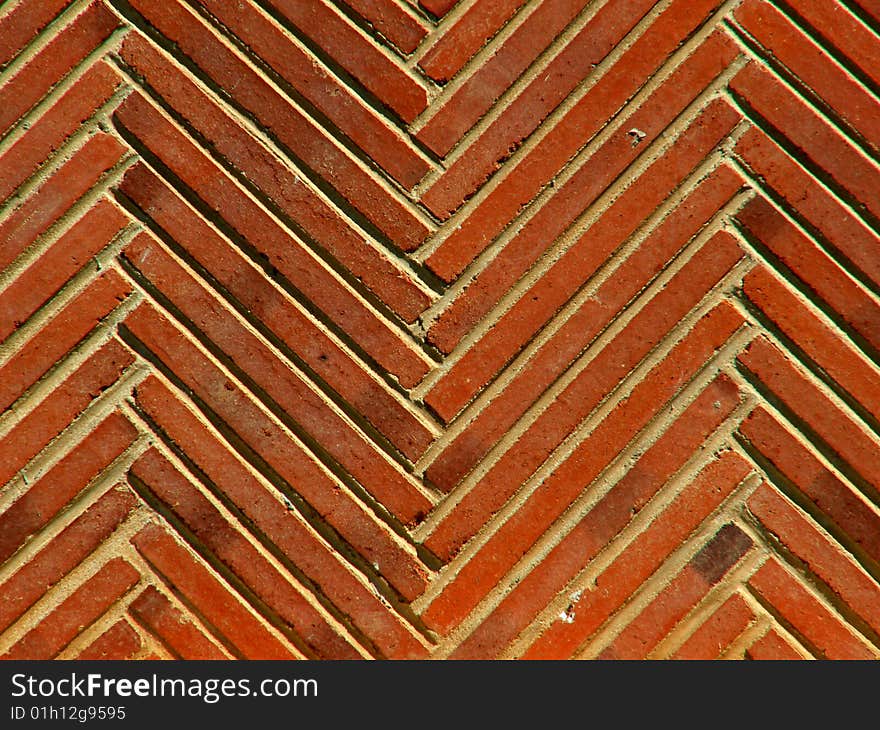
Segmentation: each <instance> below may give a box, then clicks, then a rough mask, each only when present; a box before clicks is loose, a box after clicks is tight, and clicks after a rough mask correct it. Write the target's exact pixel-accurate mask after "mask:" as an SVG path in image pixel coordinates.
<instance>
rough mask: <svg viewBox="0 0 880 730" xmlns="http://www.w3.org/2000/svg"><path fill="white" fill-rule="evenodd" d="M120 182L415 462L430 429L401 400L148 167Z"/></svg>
mask: <svg viewBox="0 0 880 730" xmlns="http://www.w3.org/2000/svg"><path fill="white" fill-rule="evenodd" d="M120 189H121V190H122V191H123V193H124V194H125V195H127V196H129V197H130V198H131V200H132V201H133V202H134V203H135V204H136V205H137V206H138V207H140V208H141V209H142V210H143V211H144V213H146V215H148V216H149V217H150V218H151V219H152V220H153V221H155V223H156V225H157V226H158V227H159V228H160V229H162V231H163V232H164V233H165V234H166V235H168V236H172V237H173V238H174V240H175V242H176V243H177V244H178V245H180V246H182V247H183V248H184V249H185V252H186V255H187V256H190V257H192V258H194V259H195V260H196V262H197V263H198V265H199V266H201V267H204V269H205V271H206V272H207V273H208V274H209V275H210V276H211V277H213V278H214V279H216V280H217V281H218V282H219V283H220V284H221V285H222V286H223V287H224V288H225V289H226V290H227V291H228V292H229V293H230V294H231V295H232V296H234V297H235V298H236V300H237V301H238V302H240V304H241V306H243V307H244V308H245V310H246V311H248V312H250V314H251V315H252V316H253V317H254V318H256V320H257V321H258V322H259V323H261V324H263V325H264V326H266V327H267V328H269V329H271V331H272V333H273V335H275V336H277V337H278V338H280V339H281V340H282V341H283V343H284V344H285V345H286V346H287V347H288V348H289V350H290V352H291V353H292V356H293V358H294V359H295V360H298V359H301V360H302V361H303V362H304V364H305V366H306V367H307V368H308V369H309V370H310V371H311V372H313V373H315V374H316V375H317V376H318V377H319V378H321V379H322V380H323V381H324V382H326V383H327V384H328V385H329V386H330V387H331V388H333V389H334V390H335V391H336V392H337V393H338V394H339V396H340V397H341V398H343V399H344V400H345V401H346V402H347V403H349V404H350V405H351V406H353V407H354V408H355V409H356V410H357V411H358V413H359V414H360V415H361V416H363V417H364V418H365V419H368V420H369V421H370V423H371V424H372V425H373V426H375V427H376V428H377V429H378V430H379V431H380V432H381V433H382V435H383V436H385V437H386V438H388V440H389V441H391V443H392V444H394V446H396V447H397V448H398V449H400V451H401V452H402V453H403V454H404V455H405V456H406V457H407V458H409V459H411V460H413V461H415V460H416V459H418V458H419V457H420V456H421V455H422V454H423V453H424V451H425V449H426V448H427V447H428V446H429V445H430V444H431V442H432V441H433V439H434V437H433V434H432V433H431V432H430V431H429V430H428V428H427V427H426V426H425V425H424V424H423V423H422V422H421V421H420V420H419V419H418V418H417V417H416V416H415V415H414V414H413V413H412V412H411V411H410V410H408V409H407V408H406V406H404V405H403V403H402V402H401V400H400V399H398V398H395V397H394V395H393V394H392V392H391V391H390V389H389V388H388V387H387V386H385V385H383V383H382V382H381V381H380V380H379V379H378V378H376V377H375V376H372V375H371V374H370V373H369V372H368V370H367V368H366V367H365V366H364V364H363V363H362V362H360V361H359V360H357V359H356V358H355V357H354V356H353V355H351V354H349V352H348V351H346V350H344V349H343V348H342V347H340V346H339V345H338V344H336V342H335V341H334V340H333V339H331V338H330V337H329V336H328V335H327V333H326V332H325V331H324V330H323V329H322V328H321V327H319V326H318V325H317V324H316V323H315V320H314V319H313V318H312V317H310V316H309V315H308V314H306V313H305V312H304V310H303V309H301V308H299V307H298V306H296V305H295V304H294V303H293V301H292V300H291V299H289V298H288V297H286V296H285V295H284V294H282V293H281V292H280V291H279V290H278V289H277V288H276V287H274V286H273V285H272V284H271V283H270V282H269V281H267V279H266V277H265V276H264V275H263V272H261V271H260V270H259V269H258V268H257V267H256V266H255V265H254V264H252V263H251V262H250V261H249V260H248V259H247V258H245V257H244V256H243V255H242V253H241V251H239V250H238V249H237V248H235V247H234V246H232V245H231V244H230V243H229V242H228V241H226V240H225V239H224V238H222V237H221V236H220V235H219V234H218V233H217V232H216V231H215V230H214V229H212V228H211V227H209V226H208V225H207V224H206V223H205V222H204V221H203V220H202V219H201V218H200V217H199V216H198V215H197V214H196V213H195V212H194V211H193V210H192V209H191V208H190V207H189V206H187V205H186V204H185V203H184V202H183V200H182V199H181V198H180V197H178V196H177V195H176V194H175V193H174V192H173V191H172V190H171V189H170V188H169V187H168V186H167V185H166V184H165V183H164V182H162V181H161V180H160V179H159V178H158V177H156V176H155V175H154V174H153V173H152V172H151V171H150V170H149V169H148V168H146V167H144V166H143V165H141V164H138V165H135V166H134V167H132V168H131V169H130V170H129V171H128V172H127V173H126V176H125V178H124V180H123V181H122V184H121V186H120ZM172 231H173V233H172Z"/></svg>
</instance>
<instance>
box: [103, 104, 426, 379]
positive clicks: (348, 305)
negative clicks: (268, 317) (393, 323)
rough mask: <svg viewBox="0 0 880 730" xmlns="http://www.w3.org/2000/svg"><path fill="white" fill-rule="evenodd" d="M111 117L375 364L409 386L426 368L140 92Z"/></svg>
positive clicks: (415, 353) (423, 361) (418, 355)
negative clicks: (178, 177) (220, 217)
mask: <svg viewBox="0 0 880 730" xmlns="http://www.w3.org/2000/svg"><path fill="white" fill-rule="evenodd" d="M116 118H117V120H118V121H119V122H121V123H122V125H123V126H124V127H125V128H126V129H127V130H128V131H129V132H131V133H132V134H134V135H135V136H136V137H138V138H139V139H140V140H141V141H142V142H143V143H144V144H146V145H147V146H148V147H149V148H150V150H151V151H152V153H153V154H155V155H157V156H158V157H159V158H160V159H161V160H162V161H163V162H164V163H165V164H168V165H169V166H170V167H171V171H172V173H174V174H176V175H179V176H180V178H181V180H182V181H183V183H184V184H186V185H189V186H190V187H191V188H192V189H193V190H194V191H195V192H196V193H197V194H198V195H199V196H200V197H201V198H202V199H203V200H204V201H205V203H206V204H207V205H208V206H210V208H211V209H212V210H214V211H217V212H218V213H222V215H223V216H224V217H225V218H226V219H227V220H228V222H229V224H230V225H231V226H232V227H233V228H235V229H236V231H237V232H238V234H239V235H241V236H242V237H244V238H245V239H246V240H247V241H248V243H250V244H251V245H253V246H254V248H255V249H256V250H257V252H258V253H259V254H260V255H261V256H262V257H264V259H265V261H266V263H267V264H269V265H270V266H271V267H274V268H275V269H277V271H278V272H279V273H280V274H281V275H282V276H284V277H286V278H287V279H288V280H289V281H290V283H291V285H292V286H293V287H294V288H295V289H297V290H298V291H300V292H301V293H302V294H303V295H304V296H305V297H307V298H308V299H309V300H310V301H311V302H314V305H315V306H317V307H318V308H319V309H321V310H322V311H323V312H324V313H325V314H326V315H327V316H328V317H329V318H330V320H331V321H332V322H333V323H334V324H335V325H337V326H338V327H340V328H341V329H342V330H343V331H344V332H345V333H346V334H347V335H349V336H350V337H351V338H352V339H353V340H354V341H355V342H356V343H357V344H358V345H359V346H361V347H363V349H364V350H365V351H366V352H367V353H368V354H369V355H370V356H371V357H373V358H375V360H376V361H377V362H378V364H379V365H380V366H382V367H383V368H385V369H387V370H388V371H389V372H390V373H392V374H393V375H394V376H396V377H397V378H398V379H399V381H400V383H401V385H403V386H404V387H412V386H413V385H415V384H416V383H418V382H419V381H420V380H421V379H422V377H423V376H424V375H425V373H427V371H428V364H427V358H426V357H425V356H424V355H422V354H421V353H419V352H418V351H417V350H416V348H415V347H414V346H412V345H409V344H408V343H407V342H406V341H405V340H404V339H402V337H401V335H400V334H398V333H396V332H394V331H392V329H391V327H390V326H389V325H388V324H387V323H385V322H384V321H382V320H381V319H380V318H379V317H378V315H377V313H375V312H374V311H372V310H370V309H369V308H368V307H367V305H366V304H364V303H363V302H362V300H360V299H359V298H357V297H356V296H355V295H354V293H353V292H351V291H350V290H349V289H348V287H346V286H345V285H344V284H342V282H340V280H339V279H338V278H337V277H335V276H334V275H333V274H331V272H330V271H329V270H328V269H327V268H326V267H325V266H324V265H322V264H321V263H320V262H319V261H318V260H316V259H315V257H314V256H313V255H311V254H310V253H309V252H308V251H307V250H305V249H304V248H302V247H301V246H299V245H291V236H290V233H289V232H288V231H287V230H286V229H283V228H281V227H280V226H278V225H277V224H276V223H275V222H274V221H273V220H272V219H271V218H270V217H269V216H268V215H267V214H266V213H264V212H263V211H262V209H261V208H259V207H258V206H257V205H256V204H255V203H254V202H253V201H252V200H251V199H250V198H249V197H248V196H246V195H245V194H244V192H243V191H242V190H241V189H240V188H238V187H237V186H236V185H235V184H234V183H233V182H232V180H231V179H230V178H229V177H228V176H227V175H225V174H224V173H223V172H222V171H221V170H220V169H219V168H218V167H217V166H216V165H215V164H213V163H212V162H211V161H210V160H209V159H208V158H207V157H206V156H205V155H204V154H203V153H201V152H200V151H198V150H197V149H196V148H195V147H194V145H192V144H191V143H190V142H189V141H187V140H186V139H185V138H184V137H183V136H182V135H181V134H180V133H179V132H177V131H176V130H175V129H174V128H173V127H172V126H171V125H170V123H168V122H167V121H166V120H165V119H164V118H163V117H162V116H161V115H160V114H159V113H158V112H157V111H156V110H155V109H154V108H153V107H152V106H151V105H150V104H149V103H147V102H146V101H145V100H144V98H143V97H141V96H140V95H139V94H137V93H135V94H132V95H131V96H130V97H128V99H127V100H126V101H125V103H123V105H122V106H121V107H120V109H119V111H118V112H117V116H116Z"/></svg>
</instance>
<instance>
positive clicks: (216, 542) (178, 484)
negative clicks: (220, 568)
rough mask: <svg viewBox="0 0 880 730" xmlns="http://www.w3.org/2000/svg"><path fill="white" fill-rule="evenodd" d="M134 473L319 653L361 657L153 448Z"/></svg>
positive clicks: (132, 469)
mask: <svg viewBox="0 0 880 730" xmlns="http://www.w3.org/2000/svg"><path fill="white" fill-rule="evenodd" d="M131 474H132V476H134V477H135V479H137V480H138V481H140V482H143V483H144V484H145V485H146V488H147V489H149V490H150V492H151V493H152V494H154V495H155V496H156V497H158V498H159V499H161V500H162V501H163V502H164V503H165V504H166V505H167V506H168V507H169V508H170V509H171V510H172V511H173V512H174V514H175V515H177V517H178V518H179V519H180V520H182V521H183V523H184V524H185V525H186V527H187V528H188V529H189V530H191V531H192V533H193V536H194V537H195V539H196V540H197V541H198V542H199V543H201V544H203V545H204V546H205V548H207V550H209V551H211V552H212V553H213V554H214V555H216V556H217V558H218V559H219V560H220V561H222V563H223V564H224V565H225V566H226V567H227V568H228V569H229V570H231V571H232V572H233V573H234V574H235V575H236V576H238V578H239V579H241V580H242V581H243V582H244V584H245V585H246V586H247V587H248V589H250V590H252V591H253V592H254V593H255V594H256V595H257V596H258V597H259V599H260V600H261V601H263V602H265V603H266V605H267V606H269V608H270V609H271V610H272V611H275V612H276V613H277V614H278V616H279V617H280V618H281V619H282V620H283V621H284V622H285V623H286V624H287V625H289V626H290V627H291V628H292V629H293V630H294V631H295V632H296V634H297V635H298V636H299V637H300V638H301V639H302V641H303V642H304V644H305V645H306V646H307V647H308V648H309V650H310V651H312V652H314V653H315V655H316V656H317V657H319V658H324V659H357V658H360V652H359V651H358V650H357V649H356V647H355V646H354V645H353V643H352V642H351V640H350V639H348V638H347V637H345V636H344V635H343V634H342V633H341V632H338V631H337V630H336V628H335V627H334V626H333V624H331V623H329V622H328V620H327V618H326V617H325V616H324V615H323V614H322V613H321V612H320V611H318V610H317V609H316V608H315V606H313V605H312V603H311V601H309V599H308V597H307V596H306V595H304V591H303V589H302V588H301V587H300V586H299V585H297V584H296V583H294V582H293V580H291V579H290V577H288V576H287V575H286V574H284V573H282V572H280V571H279V570H278V569H277V568H275V567H274V566H273V565H272V564H271V563H270V562H269V561H268V560H267V559H266V558H265V557H263V555H262V554H261V553H260V551H258V550H257V548H256V547H255V546H254V545H253V543H252V542H250V541H249V540H248V538H247V537H246V535H245V534H243V533H242V531H241V530H240V529H239V528H238V527H237V526H236V525H234V524H232V523H231V522H228V521H227V520H226V518H225V517H224V516H223V515H222V514H221V513H220V512H219V510H217V508H216V507H214V506H213V505H212V504H211V503H210V502H209V501H208V500H207V499H206V498H205V497H204V496H203V495H202V494H201V493H200V492H199V491H198V490H197V489H196V488H195V487H194V486H193V484H192V483H191V482H190V481H189V480H188V479H187V478H186V477H184V476H183V475H182V474H181V473H180V472H179V471H177V470H176V469H175V468H174V467H173V466H172V465H171V464H170V463H169V462H168V461H167V460H166V459H165V458H164V457H162V456H161V455H160V454H159V453H158V452H157V451H156V450H155V449H150V450H149V451H147V452H146V453H145V454H144V455H143V456H142V457H141V458H140V459H138V460H137V461H136V462H135V463H134V464H133V465H132V468H131Z"/></svg>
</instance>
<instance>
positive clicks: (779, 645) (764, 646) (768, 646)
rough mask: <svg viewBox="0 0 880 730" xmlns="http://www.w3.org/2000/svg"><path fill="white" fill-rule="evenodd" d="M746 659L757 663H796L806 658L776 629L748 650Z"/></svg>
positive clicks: (771, 630)
mask: <svg viewBox="0 0 880 730" xmlns="http://www.w3.org/2000/svg"><path fill="white" fill-rule="evenodd" d="M746 658H747V659H754V660H757V661H794V660H796V659H803V658H804V657H803V656H801V654H800V652H798V651H797V650H795V648H794V647H793V646H792V645H791V644H789V643H788V642H787V641H786V640H785V639H783V638H782V636H780V634H779V632H778V631H776V629H770V630H769V631H768V632H767V633H766V634H764V635H763V636H762V637H761V638H760V639H758V640H757V641H756V642H755V643H754V644H752V645H751V646H750V647H749V648H748V649H746Z"/></svg>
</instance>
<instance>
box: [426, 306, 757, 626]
mask: <svg viewBox="0 0 880 730" xmlns="http://www.w3.org/2000/svg"><path fill="white" fill-rule="evenodd" d="M741 323H742V318H741V317H740V315H739V314H737V313H736V312H735V311H733V309H732V308H731V307H730V306H729V305H726V304H724V305H719V306H718V307H717V308H716V309H715V310H713V311H712V312H711V313H710V314H708V315H706V316H705V317H704V318H703V319H702V320H701V321H700V322H699V323H698V324H697V325H696V326H695V327H694V329H693V330H692V331H691V332H690V333H689V334H688V336H687V337H686V338H685V339H683V340H682V341H681V342H679V343H678V345H676V347H675V348H674V349H673V351H672V352H671V353H670V354H669V355H668V356H667V357H666V358H665V359H664V360H663V361H662V362H661V363H659V364H658V365H656V366H655V367H654V368H653V369H652V371H651V372H650V373H649V374H648V375H647V376H646V377H645V378H644V379H643V380H642V381H641V382H640V383H639V384H638V385H637V386H636V388H635V389H634V390H633V392H632V394H631V395H630V396H629V397H628V398H627V399H626V400H624V401H622V402H621V403H620V404H619V405H618V406H617V408H616V409H615V412H614V413H612V414H611V415H609V416H608V417H607V418H606V419H605V420H604V421H603V422H602V423H601V424H600V425H599V426H597V427H596V428H595V429H594V430H593V431H592V432H591V433H590V435H589V436H588V437H587V438H586V439H585V440H584V441H582V442H581V443H580V444H579V445H578V446H577V448H576V449H575V450H574V452H573V453H572V454H571V455H570V456H569V457H568V458H567V459H566V460H565V461H564V462H563V463H562V464H561V465H560V466H558V467H556V469H555V470H554V471H553V473H552V474H551V475H550V476H548V477H547V478H545V479H544V480H543V482H542V483H541V484H540V486H538V488H537V489H535V491H534V492H532V493H531V494H530V495H529V497H528V499H527V500H526V501H525V503H524V504H523V505H522V506H521V507H520V508H519V509H518V510H517V512H516V513H515V514H514V515H513V516H512V517H510V518H508V520H507V521H506V522H505V523H504V524H503V525H502V526H501V527H500V528H499V529H498V531H497V532H496V533H495V534H494V535H492V537H491V538H490V539H489V541H488V542H487V543H486V544H485V545H483V547H481V548H480V550H479V552H478V553H477V554H476V555H475V556H474V557H472V558H471V559H470V561H469V562H468V563H467V564H466V565H465V566H464V567H463V568H462V569H461V570H460V571H459V572H458V574H457V575H456V577H455V579H454V580H453V581H452V582H451V583H450V584H449V585H448V586H447V587H446V589H445V590H444V592H443V593H442V594H441V595H440V596H439V597H438V598H437V599H436V600H435V601H434V602H433V603H432V604H431V606H430V607H429V608H428V610H427V611H426V612H425V614H424V620H425V622H426V624H428V625H429V626H431V627H434V628H437V629H438V630H440V631H444V632H445V631H448V629H449V628H451V627H452V626H454V625H456V624H457V623H459V622H460V621H461V620H462V619H463V618H464V617H465V616H466V615H467V613H468V612H469V611H470V610H471V609H472V608H473V607H474V606H475V605H476V604H477V603H478V602H479V601H480V600H482V598H483V597H484V596H485V595H486V593H487V592H488V591H489V590H491V589H492V588H493V587H494V585H495V583H496V582H497V581H498V580H500V579H501V577H502V576H503V575H504V574H505V573H506V572H507V571H508V570H509V569H510V568H512V567H513V565H514V564H515V563H516V561H517V560H519V559H520V558H521V557H522V556H523V555H524V554H525V553H526V551H527V550H528V549H529V548H530V547H531V546H532V545H533V544H534V543H535V542H536V541H537V540H538V539H539V538H540V537H541V535H542V534H543V533H544V531H545V530H547V529H548V528H549V527H550V526H551V524H552V523H553V522H554V521H555V520H556V519H558V518H559V516H560V515H561V514H562V513H563V512H564V511H565V510H566V509H567V508H568V507H569V506H570V505H571V503H572V502H573V501H574V500H575V499H577V497H578V496H579V495H580V494H582V493H583V491H584V490H585V489H587V488H588V487H589V485H590V483H591V482H592V481H593V479H594V478H595V477H596V476H598V474H599V473H600V472H601V471H602V469H604V468H605V467H606V466H607V465H608V464H609V463H610V462H611V461H612V460H613V459H614V457H615V456H616V455H617V454H618V453H619V452H620V450H621V449H622V448H623V447H624V446H626V444H627V443H629V442H630V441H631V440H632V438H633V437H634V436H635V435H636V433H638V431H639V430H641V429H642V428H644V427H645V425H647V423H648V422H649V421H650V420H651V418H652V417H653V416H654V415H656V413H657V412H658V411H659V410H660V409H661V408H662V407H663V404H664V403H665V402H666V401H667V400H668V399H669V398H671V397H672V396H673V395H674V394H675V392H676V391H677V390H678V389H679V388H680V387H682V386H683V385H684V384H685V383H686V382H687V381H688V380H689V379H690V378H691V377H693V375H694V374H695V372H696V371H697V370H698V369H699V368H700V367H701V366H702V365H703V364H704V363H705V362H706V360H707V358H709V357H710V356H711V355H712V354H713V352H714V351H715V350H716V349H717V348H719V347H720V346H721V345H722V344H724V342H725V341H726V340H727V338H728V337H730V336H731V335H732V334H733V332H734V331H735V330H736V329H737V327H739V326H740V324H741ZM569 390H571V389H569ZM566 395H569V396H570V395H572V393H568V394H566ZM555 404H559V407H565V408H568V409H570V408H571V405H570V404H569V402H568V400H567V398H566V397H564V396H559V397H558V398H557V399H556V401H555ZM555 404H554V405H555ZM548 414H549V415H548ZM544 415H545V416H547V418H546V419H545V418H543V417H542V418H541V419H539V420H538V421H536V422H535V423H533V424H532V427H531V428H530V429H529V431H527V432H526V434H525V436H524V437H523V438H522V439H520V442H519V443H518V444H517V445H516V446H515V447H514V448H513V449H511V450H510V451H508V453H507V454H506V455H505V458H503V459H502V460H501V461H499V462H498V463H497V464H496V465H495V466H494V467H493V469H492V471H491V472H489V475H487V477H486V478H484V479H483V480H482V481H481V482H480V483H479V484H478V486H477V487H475V489H474V490H473V491H472V492H471V493H472V494H478V493H479V492H478V490H479V491H482V492H483V493H484V494H485V493H486V492H489V493H490V494H492V491H493V490H492V487H493V486H494V485H493V483H492V482H493V479H494V480H495V481H496V482H497V480H498V479H499V475H500V474H504V475H505V478H506V480H507V484H520V483H522V482H523V481H525V479H526V478H527V477H528V475H529V474H530V473H531V472H532V471H534V469H536V468H537V467H538V466H540V464H541V463H542V462H543V461H544V460H545V459H547V458H548V457H549V456H550V453H551V452H552V449H553V448H555V446H556V445H557V444H558V443H560V442H561V440H562V438H559V435H558V432H556V433H553V432H551V433H550V434H549V438H548V434H547V433H546V431H544V430H543V429H545V428H546V427H547V425H545V422H549V424H548V425H552V426H553V427H559V426H562V423H561V420H560V416H559V415H558V414H553V413H552V412H551V411H546V412H545V414H544ZM569 430H570V429H569V428H567V429H566V431H567V432H566V434H565V436H568V435H569ZM551 439H552V441H551ZM511 462H513V463H511ZM495 488H496V489H506V490H507V491H508V494H509V493H510V491H511V490H510V488H509V487H508V486H503V487H495ZM484 499H485V502H490V500H491V503H490V504H481V505H480V507H481V508H482V509H483V510H484V511H483V513H482V517H483V520H482V521H483V522H485V521H486V520H487V519H488V517H489V516H490V515H491V513H492V511H494V510H497V509H498V508H499V507H500V506H501V503H499V502H500V500H497V499H496V498H495V495H494V494H492V496H491V497H488V496H487V497H485V498H484ZM469 516H471V517H472V515H469ZM462 522H463V520H462ZM477 527H478V526H477V525H475V524H474V522H471V523H470V524H469V525H467V527H466V529H468V530H469V531H470V532H474V531H475V530H476V529H477ZM427 544H428V546H429V547H430V543H427Z"/></svg>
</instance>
